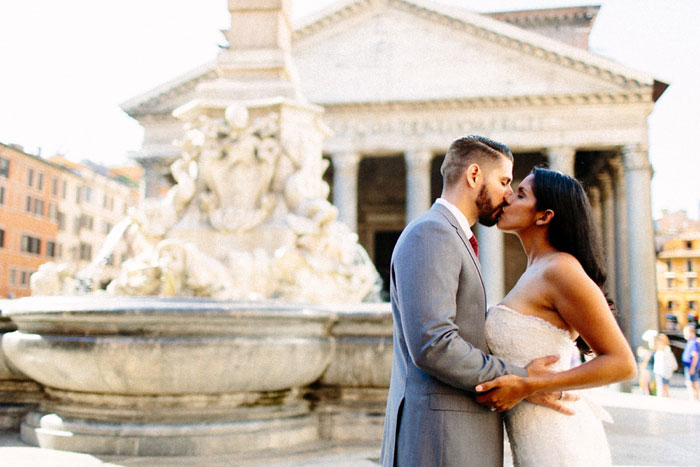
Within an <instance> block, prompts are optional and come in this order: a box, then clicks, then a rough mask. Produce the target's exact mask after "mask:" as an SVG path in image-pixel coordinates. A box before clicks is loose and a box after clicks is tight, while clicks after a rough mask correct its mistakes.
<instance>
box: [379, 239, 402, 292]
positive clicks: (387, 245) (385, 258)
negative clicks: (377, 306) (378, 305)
mask: <svg viewBox="0 0 700 467" xmlns="http://www.w3.org/2000/svg"><path fill="white" fill-rule="evenodd" d="M399 235H401V231H389V232H381V231H380V232H375V233H374V265H375V266H376V268H377V271H378V272H379V275H380V276H382V281H383V282H384V284H383V285H382V300H386V301H389V270H390V268H391V254H392V253H393V252H394V246H395V245H396V242H397V241H398V239H399Z"/></svg>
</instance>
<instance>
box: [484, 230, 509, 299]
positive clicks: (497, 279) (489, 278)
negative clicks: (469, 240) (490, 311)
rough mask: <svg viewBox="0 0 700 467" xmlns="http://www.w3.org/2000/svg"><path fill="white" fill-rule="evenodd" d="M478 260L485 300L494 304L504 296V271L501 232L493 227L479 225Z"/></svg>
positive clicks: (503, 244)
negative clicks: (484, 289)
mask: <svg viewBox="0 0 700 467" xmlns="http://www.w3.org/2000/svg"><path fill="white" fill-rule="evenodd" d="M477 239H478V240H479V262H480V263H481V275H482V277H483V278H484V286H485V287H486V302H487V304H489V305H495V304H496V303H498V302H500V301H501V300H502V299H503V297H504V296H505V282H506V271H505V262H504V250H505V242H504V238H503V232H501V231H500V230H498V228H497V227H496V226H494V227H484V226H483V225H479V228H478V231H477Z"/></svg>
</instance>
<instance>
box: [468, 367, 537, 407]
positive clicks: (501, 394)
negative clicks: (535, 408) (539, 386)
mask: <svg viewBox="0 0 700 467" xmlns="http://www.w3.org/2000/svg"><path fill="white" fill-rule="evenodd" d="M475 390H476V392H477V393H479V394H478V395H477V396H476V401H477V402H478V403H479V404H481V405H485V406H487V407H488V408H490V409H491V410H495V411H497V412H504V411H506V410H508V409H510V408H512V407H513V406H515V404H517V403H518V402H520V401H521V400H523V399H524V398H525V397H527V396H529V395H530V394H532V389H531V388H530V387H529V385H528V384H527V378H521V377H520V376H515V375H506V376H499V377H498V378H496V379H492V380H491V381H486V382H483V383H479V384H478V385H477V386H476V388H475Z"/></svg>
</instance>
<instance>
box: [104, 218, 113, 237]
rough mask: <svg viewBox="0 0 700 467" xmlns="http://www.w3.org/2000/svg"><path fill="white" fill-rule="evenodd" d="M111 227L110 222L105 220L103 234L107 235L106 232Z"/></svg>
mask: <svg viewBox="0 0 700 467" xmlns="http://www.w3.org/2000/svg"><path fill="white" fill-rule="evenodd" d="M112 227H113V226H112V224H110V223H109V222H107V221H105V222H104V234H105V235H108V234H109V233H110V232H111V231H112Z"/></svg>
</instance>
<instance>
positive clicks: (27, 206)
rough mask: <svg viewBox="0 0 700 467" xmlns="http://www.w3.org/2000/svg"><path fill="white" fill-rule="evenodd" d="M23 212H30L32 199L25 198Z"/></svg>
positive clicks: (29, 197)
mask: <svg viewBox="0 0 700 467" xmlns="http://www.w3.org/2000/svg"><path fill="white" fill-rule="evenodd" d="M24 210H25V211H27V212H32V197H31V196H27V202H26V204H25V206H24Z"/></svg>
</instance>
